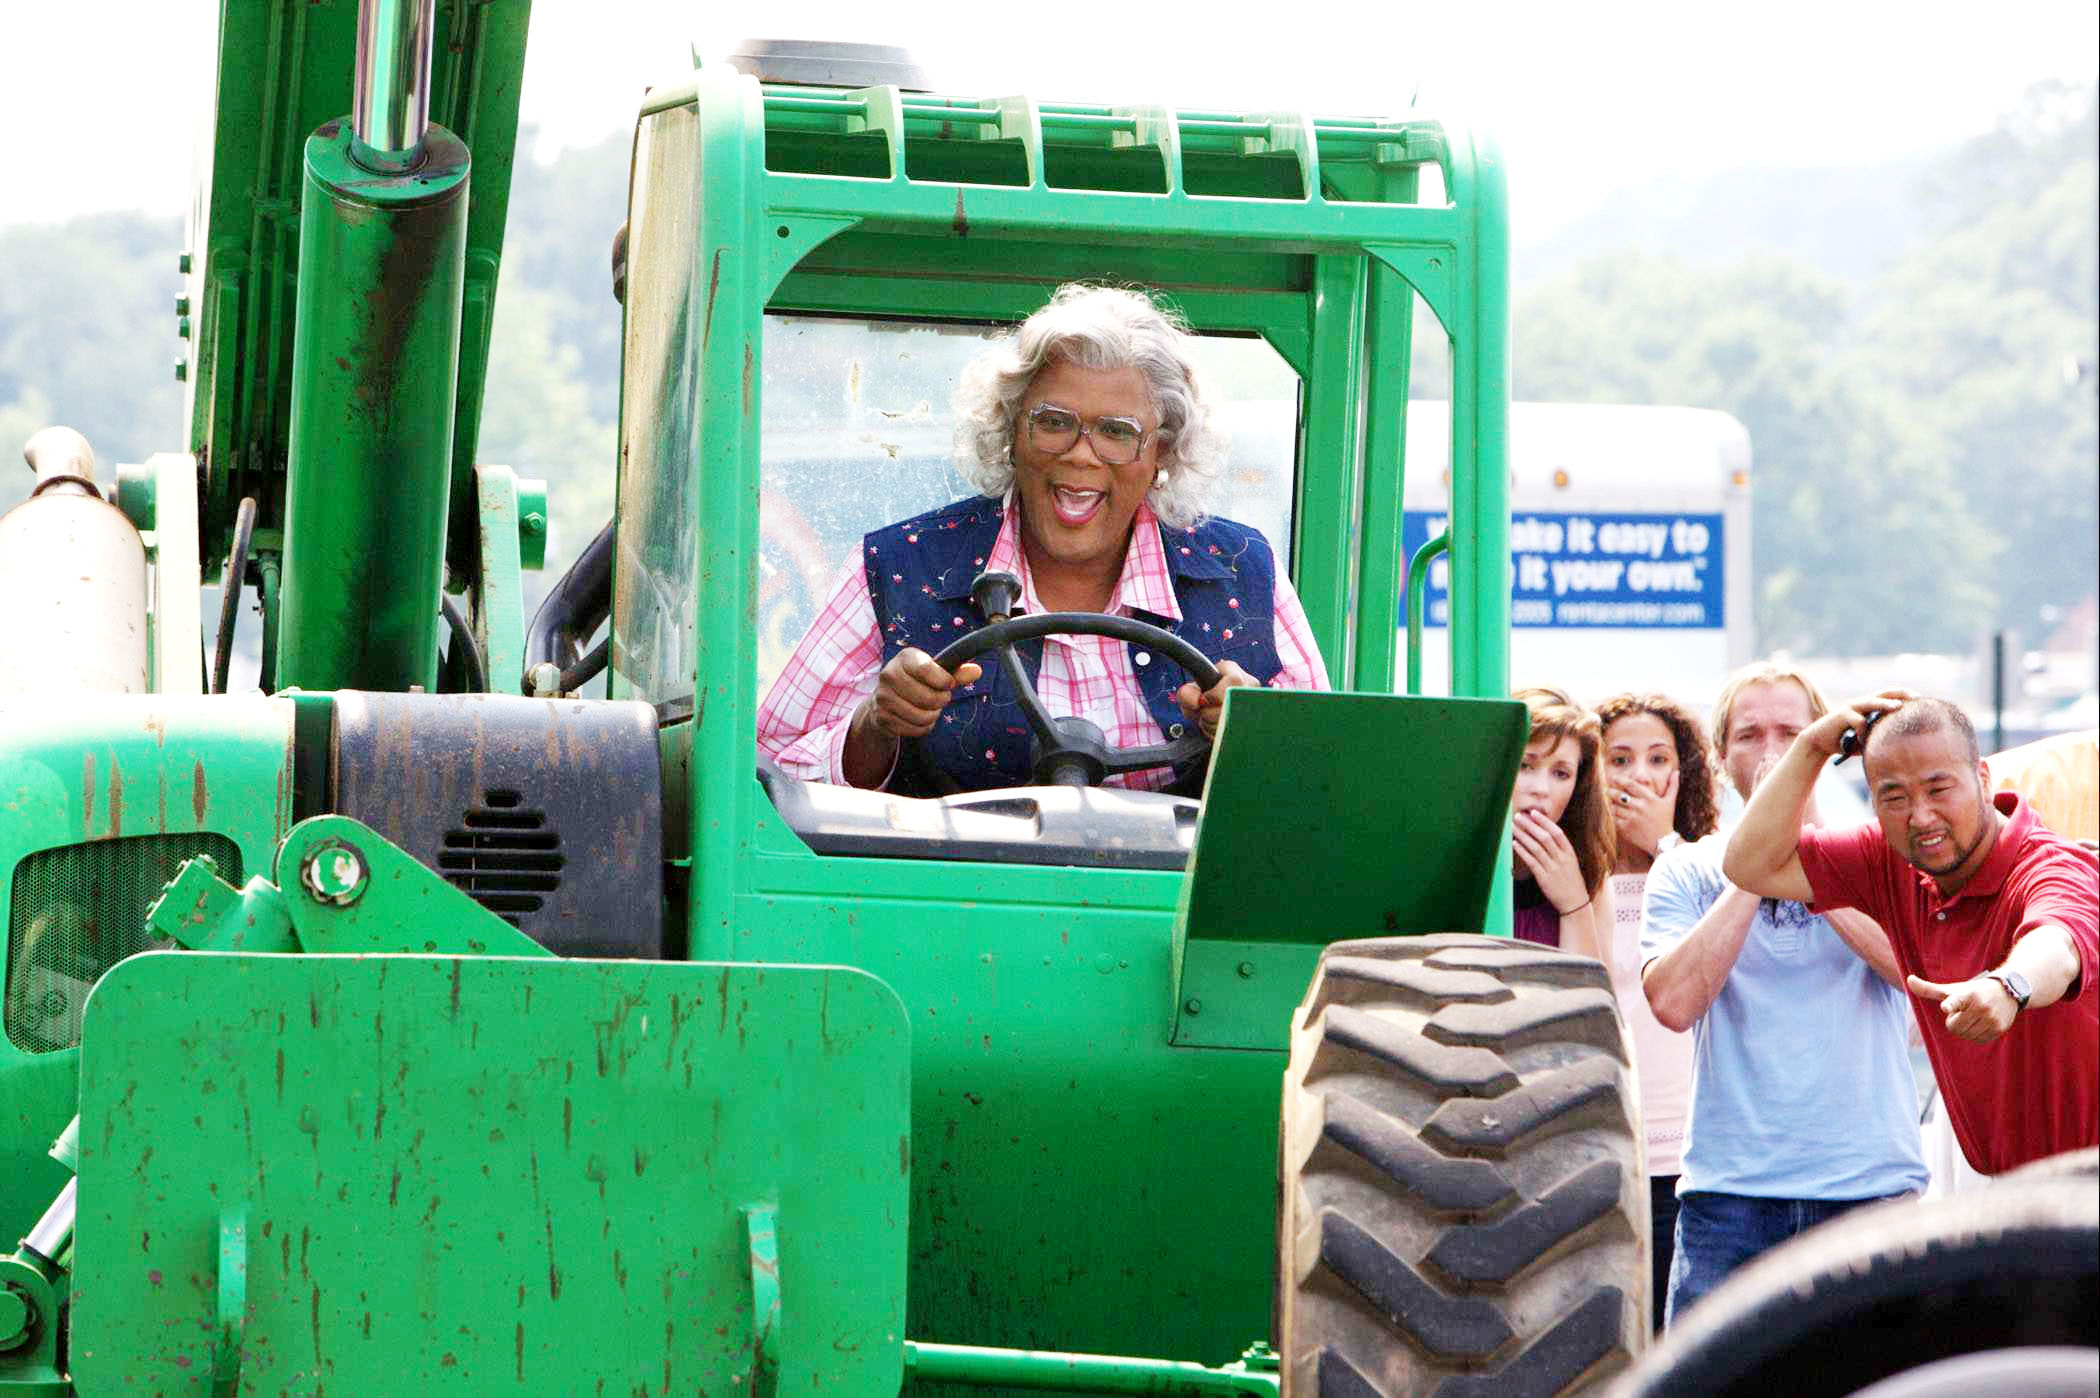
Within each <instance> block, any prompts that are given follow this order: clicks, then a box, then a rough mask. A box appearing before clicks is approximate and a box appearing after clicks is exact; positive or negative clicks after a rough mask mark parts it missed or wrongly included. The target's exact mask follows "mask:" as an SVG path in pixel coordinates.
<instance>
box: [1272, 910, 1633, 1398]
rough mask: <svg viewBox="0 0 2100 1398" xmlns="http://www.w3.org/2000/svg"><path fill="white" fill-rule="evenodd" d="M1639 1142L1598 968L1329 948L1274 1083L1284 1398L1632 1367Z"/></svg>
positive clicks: (1380, 945)
mask: <svg viewBox="0 0 2100 1398" xmlns="http://www.w3.org/2000/svg"><path fill="white" fill-rule="evenodd" d="M1639 1123H1640V1099H1639V1096H1638V1093H1637V1090H1636V1088H1635V1086H1634V1077H1633V1070H1632V1056H1631V1052H1630V1050H1629V1048H1628V1044H1627V1037H1626V1032H1625V1029H1624V1027H1623V1026H1622V1024H1621V1021H1620V1018H1619V1011H1618V1005H1617V1003H1616V1002H1615V1001H1614V999H1613V998H1612V991H1611V980H1610V978H1609V976H1608V975H1607V974H1606V972H1605V969H1604V967H1603V966H1601V965H1599V964H1598V963H1597V962H1595V961H1592V960H1590V959H1588V958H1587V957H1580V956H1575V955H1573V954H1571V953H1568V952H1563V951H1558V950H1555V949H1553V948H1550V947H1541V946H1534V945H1531V944H1529V943H1524V942H1512V941H1508V940H1506V939H1503V938H1494V937H1476V936H1456V935H1454V936H1435V937H1395V938H1386V939H1380V940H1376V941H1361V942H1340V943H1337V944H1335V945H1334V946H1332V947H1329V948H1328V949H1327V951H1326V953H1325V954H1324V955H1323V956H1322V957H1321V958H1320V963H1319V966H1318V968H1317V969H1316V970H1315V971H1314V973H1313V982H1312V988H1311V989H1310V990H1309V991H1308V992H1307V994H1306V998H1305V1002H1304V1003H1303V1004H1302V1005H1300V1006H1299V1009H1298V1014H1297V1018H1296V1019H1295V1020H1294V1021H1293V1025H1292V1033H1291V1056H1290V1066H1289V1068H1288V1070H1287V1071H1286V1072H1285V1074H1284V1084H1283V1139H1282V1150H1281V1162H1280V1169H1279V1174H1280V1180H1279V1184H1280V1189H1279V1194H1280V1198H1279V1202H1278V1217H1277V1234H1278V1251H1279V1253H1280V1258H1279V1266H1278V1271H1279V1275H1278V1278H1277V1291H1278V1294H1277V1307H1276V1310H1277V1315H1276V1329H1277V1348H1278V1349H1279V1350H1280V1352H1281V1356H1282V1362H1283V1392H1284V1395H1285V1398H1378V1396H1379V1395H1385V1398H1399V1395H1402V1394H1409V1395H1413V1394H1431V1393H1435V1394H1442V1395H1447V1398H1449V1396H1450V1395H1469V1394H1479V1395H1494V1398H1522V1396H1523V1395H1531V1394H1552V1393H1564V1392H1569V1391H1572V1390H1576V1389H1580V1388H1584V1387H1587V1386H1589V1385H1591V1384H1595V1383H1598V1382H1600V1381H1602V1380H1603V1379H1605V1378H1606V1377H1608V1376H1610V1375H1611V1374H1613V1373H1616V1372H1618V1371H1619V1370H1621V1369H1623V1368H1625V1367H1626V1366H1627V1365H1628V1364H1629V1363H1631V1362H1632V1360H1633V1359H1634V1358H1635V1357H1636V1356H1638V1355H1639V1353H1640V1351H1641V1349H1642V1347H1643V1346H1644V1345H1645V1344H1646V1342H1647V1337H1648V1333H1649V1325H1648V1295H1649V1286H1650V1280H1649V1262H1648V1185H1647V1181H1646V1179H1645V1178H1644V1177H1643V1172H1642V1164H1641V1144H1640V1124H1639Z"/></svg>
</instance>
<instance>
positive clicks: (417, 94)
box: [350, 0, 437, 174]
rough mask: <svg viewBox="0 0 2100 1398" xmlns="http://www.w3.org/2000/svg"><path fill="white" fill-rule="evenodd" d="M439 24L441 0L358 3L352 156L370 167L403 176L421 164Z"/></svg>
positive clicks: (364, 0) (352, 101)
mask: <svg viewBox="0 0 2100 1398" xmlns="http://www.w3.org/2000/svg"><path fill="white" fill-rule="evenodd" d="M436 27H437V0H361V3H360V4H359V5H358V7H357V73H356V76H355V79H354V85H353V87H352V89H351V99H350V127H351V140H350V157H351V159H353V160H355V161H356V162H357V163H358V164H360V165H362V166H364V167H365V168H366V169H368V170H372V171H375V172H378V173H382V174H398V173H399V172H401V171H403V170H413V169H414V168H415V167H416V166H417V165H419V164H421V163H422V160H423V135H424V133H425V132H426V131H427V130H428V129H429V126H430V56H431V48H432V43H433V38H434V35H435V31H436Z"/></svg>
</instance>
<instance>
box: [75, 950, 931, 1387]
mask: <svg viewBox="0 0 2100 1398" xmlns="http://www.w3.org/2000/svg"><path fill="white" fill-rule="evenodd" d="M83 1043H84V1048H83V1052H82V1061H81V1109H82V1116H83V1123H84V1128H83V1132H82V1140H81V1164H80V1198H81V1213H80V1228H79V1242H78V1257H77V1262H76V1272H75V1298H76V1299H75V1308H74V1312H73V1351H72V1352H73V1364H74V1380H75V1383H76V1385H77V1387H78V1388H79V1390H80V1391H81V1392H84V1393H108V1392H117V1391H125V1390H128V1391H138V1392H152V1391H180V1390H183V1389H187V1388H201V1387H202V1386H203V1383H204V1380H205V1377H206V1376H207V1375H209V1374H211V1372H212V1364H213V1357H214V1353H215V1351H216V1350H217V1349H218V1348H219V1346H220V1345H221V1344H222V1339H221V1334H222V1322H224V1321H225V1320H226V1319H227V1318H226V1317H222V1316H219V1315H218V1314H217V1307H218V1298H219V1296H220V1295H221V1294H222V1288H221V1287H220V1286H219V1284H218V1278H217V1272H218V1265H219V1264H218V1258H219V1256H220V1252H221V1248H222V1234H225V1233H229V1232H231V1231H232V1230H231V1229H229V1228H227V1227H226V1220H229V1219H235V1220H237V1219H238V1217H239V1215H240V1213H241V1211H243V1210H245V1213H246V1233H245V1236H246V1244H247V1245H246V1259H245V1266H246V1273H245V1278H244V1280H245V1287H246V1297H247V1306H246V1311H245V1315H244V1316H243V1317H242V1318H241V1320H240V1335H239V1337H238V1343H237V1351H238V1354H239V1357H240V1359H239V1362H240V1366H241V1368H240V1374H239V1376H238V1377H239V1381H240V1383H241V1385H242V1389H241V1391H250V1389H251V1388H252V1390H253V1391H260V1392H280V1391H282V1392H292V1393H313V1392H319V1391H321V1390H322V1389H323V1388H325V1389H326V1390H327V1391H329V1392H333V1393H402V1392H417V1393H477V1394H481V1393H494V1392H517V1393H533V1394H541V1393H549V1394H551V1393H591V1392H596V1391H599V1387H598V1386H599V1384H600V1382H601V1381H603V1383H604V1388H605V1391H609V1392H633V1391H636V1389H637V1388H643V1389H646V1390H647V1391H649V1392H657V1391H659V1390H668V1391H672V1392H683V1393H691V1392H704V1393H720V1394H729V1393H736V1392H750V1391H751V1388H750V1381H751V1378H752V1376H753V1374H754V1371H755V1370H756V1369H757V1368H759V1367H761V1366H762V1365H763V1364H766V1363H770V1364H771V1365H773V1366H775V1368H776V1369H777V1375H778V1381H779V1391H780V1392H782V1393H807V1392H812V1391H821V1392H835V1393H849V1394H875V1393H895V1392H896V1391H897V1389H898V1385H899V1383H900V1382H901V1379H902V1364H903V1352H902V1345H903V1335H902V1326H903V1312H902V1305H903V1284H904V1251H905V1243H906V1237H905V1219H906V1205H905V1194H906V1182H907V1179H906V1177H907V1173H908V1169H909V1151H908V1146H907V1144H906V1141H905V1131H906V1111H907V1108H906V1096H907V1092H908V1082H907V1080H908V1076H909V1034H908V1030H907V1027H906V1024H905V1021H904V1015H903V1011H902V1008H901V1006H900V1005H899V1004H898V1002H897V999H896V996H895V995H894V994H892V993H891V992H890V991H889V990H888V989H887V988H886V987H885V986H883V985H882V983H881V982H879V981H877V980H876V979H874V978H873V977H872V976H868V975H865V974H863V973H861V972H858V971H852V970H846V969H843V968H837V967H832V968H806V967H796V968H782V967H757V966H740V967H727V968H725V967H703V966H692V965H673V966H665V965H648V964H637V963H627V962H589V961H552V960H544V959H535V960H523V959H512V958H500V957H466V958H450V957H420V956H358V957H350V956H267V955H261V956H247V955H220V954H212V953H201V952H184V953H174V954H152V955H146V956H141V957H135V958H133V959H132V960H130V961H127V962H125V963H123V964H122V965H120V966H119V967H118V968H117V969H116V970H114V971H112V972H111V973H110V974H109V975H108V976H107V977H105V978H104V980H103V983H102V984H101V986H100V987H99V988H98V989H97V990H96V992H95V994H94V996H93V997H92V999H91V1000H90V1001H89V1007H88V1015H87V1028H86V1033H85V1035H84V1039H83ZM754 1206H755V1207H756V1208H757V1209H758V1210H759V1216H760V1217H766V1218H770V1220H771V1221H772V1224H773V1227H774V1228H775V1230H776V1231H775V1232H774V1233H773V1235H772V1236H771V1238H770V1240H769V1241H770V1244H771V1246H772V1248H773V1249H774V1257H776V1258H777V1272H776V1273H775V1274H774V1275H773V1276H772V1277H770V1278H763V1279H762V1280H761V1282H760V1285H759V1287H758V1289H757V1292H756V1294H757V1295H758V1297H759V1306H760V1308H761V1314H762V1324H761V1325H760V1326H758V1327H756V1328H755V1327H754V1315H753V1298H754V1288H753V1283H752V1276H753V1269H752V1257H753V1253H754V1243H753V1235H752V1233H751V1232H750V1231H749V1225H748V1224H747V1218H748V1217H750V1214H749V1213H748V1212H747V1211H749V1210H752V1209H753V1208H754ZM769 1260H770V1259H769ZM759 1330H763V1331H764V1332H765V1333H767V1335H768V1337H769V1338H768V1339H767V1342H766V1343H765V1345H764V1346H762V1347H758V1352H756V1353H754V1343H753V1341H754V1335H755V1334H756V1333H758V1331H759ZM229 1348H232V1347H229ZM221 1377H222V1378H223V1377H224V1375H223V1374H222V1375H221Z"/></svg>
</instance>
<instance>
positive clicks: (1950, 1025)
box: [1905, 976, 2020, 1044]
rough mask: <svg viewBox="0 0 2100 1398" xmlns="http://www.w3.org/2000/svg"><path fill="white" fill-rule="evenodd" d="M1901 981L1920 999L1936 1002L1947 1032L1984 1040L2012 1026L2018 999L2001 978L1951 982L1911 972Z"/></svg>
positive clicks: (1971, 1039) (1957, 1036) (1980, 1042)
mask: <svg viewBox="0 0 2100 1398" xmlns="http://www.w3.org/2000/svg"><path fill="white" fill-rule="evenodd" d="M1905 984H1906V985H1907V986H1908V987H1909V989H1910V993H1911V994H1913V995H1915V996H1917V997H1918V998H1919V999H1921V1000H1929V1001H1933V1002H1936V1003H1937V1004H1938V1005H1939V1007H1940V1013H1941V1014H1943V1015H1945V1016H1946V1019H1947V1032H1948V1033H1950V1034H1952V1035H1954V1037H1955V1038H1957V1039H1967V1040H1968V1041H1969V1042H1970V1043H1975V1044H1987V1043H1989V1042H1991V1041H1992V1040H1993V1039H1995V1038H1997V1037H1998V1036H1999V1035H2000V1034H2003V1033H2004V1032H2005V1031H2006V1030H2008V1029H2010V1028H2012V1025H2013V1020H2014V1018H2015V1017H2016V1016H2018V1014H2019V1012H2020V1005H2019V1002H2018V1001H2016V1000H2014V999H2013V997H2012V992H2011V991H2010V990H2007V989H2006V988H2005V985H2004V983H2003V982H2001V981H1998V980H1995V979H1993V978H1992V977H1990V976H1977V977H1975V978H1973V979H1971V980H1965V981H1956V982H1954V983H1953V984H1951V985H1948V984H1942V983H1941V982H1939V981H1928V980H1926V979H1924V978H1923V977H1920V976H1911V977H1910V978H1909V979H1908V980H1907V981H1905Z"/></svg>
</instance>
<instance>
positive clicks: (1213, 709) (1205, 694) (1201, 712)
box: [1174, 660, 1261, 738]
mask: <svg viewBox="0 0 2100 1398" xmlns="http://www.w3.org/2000/svg"><path fill="white" fill-rule="evenodd" d="M1242 685H1251V686H1253V687H1254V688H1256V689H1259V688H1261V681H1260V680H1257V679H1256V678H1254V676H1252V675H1250V674H1248V673H1247V672H1246V671H1245V670H1242V669H1241V668H1240V667H1239V665H1238V664H1237V663H1235V662H1233V661H1230V660H1221V661H1219V662H1218V682H1217V683H1216V684H1214V685H1212V686H1211V687H1210V688H1209V689H1198V688H1196V682H1195V681H1194V680H1191V681H1189V682H1188V683H1187V684H1185V685H1183V686H1182V687H1181V688H1179V689H1177V690H1175V691H1174V702H1175V703H1177V704H1179V705H1180V706H1181V712H1182V713H1183V714H1184V715H1185V716H1186V717H1187V718H1188V720H1189V722H1191V723H1195V724H1199V725H1201V727H1202V729H1203V736H1204V737H1206V738H1215V737H1217V736H1218V720H1219V719H1221V718H1223V717H1224V716H1225V691H1226V690H1228V689H1238V688H1239V687H1241V686H1242Z"/></svg>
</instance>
